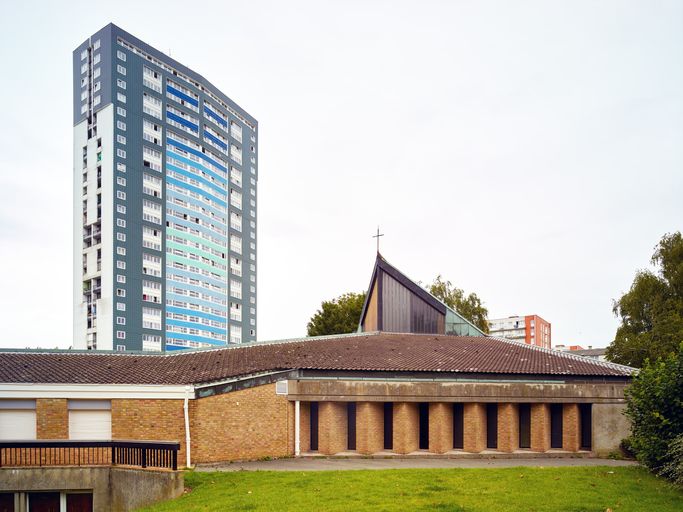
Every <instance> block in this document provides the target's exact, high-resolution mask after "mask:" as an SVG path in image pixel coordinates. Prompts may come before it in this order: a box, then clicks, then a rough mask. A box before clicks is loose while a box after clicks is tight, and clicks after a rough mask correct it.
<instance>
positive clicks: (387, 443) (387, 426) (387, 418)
mask: <svg viewBox="0 0 683 512" xmlns="http://www.w3.org/2000/svg"><path fill="white" fill-rule="evenodd" d="M384 449H385V450H393V449H394V403H393V402H384Z"/></svg>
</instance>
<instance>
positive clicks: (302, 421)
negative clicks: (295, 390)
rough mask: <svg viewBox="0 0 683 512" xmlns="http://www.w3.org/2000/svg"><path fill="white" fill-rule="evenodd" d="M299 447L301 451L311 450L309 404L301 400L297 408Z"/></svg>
mask: <svg viewBox="0 0 683 512" xmlns="http://www.w3.org/2000/svg"><path fill="white" fill-rule="evenodd" d="M299 436H300V437H299V443H300V445H299V449H300V450H301V453H306V452H308V451H311V404H310V403H309V402H301V409H300V410H299Z"/></svg>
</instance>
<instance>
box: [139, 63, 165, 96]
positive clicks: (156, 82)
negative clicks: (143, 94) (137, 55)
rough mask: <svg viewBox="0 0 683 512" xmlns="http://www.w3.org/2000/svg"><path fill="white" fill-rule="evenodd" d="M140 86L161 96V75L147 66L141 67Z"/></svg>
mask: <svg viewBox="0 0 683 512" xmlns="http://www.w3.org/2000/svg"><path fill="white" fill-rule="evenodd" d="M142 85H144V86H145V87H149V88H150V89H152V90H153V91H156V92H158V93H159V94H161V75H160V74H159V73H157V72H156V71H154V70H153V69H151V68H148V67H147V66H143V67H142Z"/></svg>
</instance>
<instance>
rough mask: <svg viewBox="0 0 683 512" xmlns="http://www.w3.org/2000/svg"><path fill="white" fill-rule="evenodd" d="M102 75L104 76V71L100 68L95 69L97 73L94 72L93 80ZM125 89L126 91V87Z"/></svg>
mask: <svg viewBox="0 0 683 512" xmlns="http://www.w3.org/2000/svg"><path fill="white" fill-rule="evenodd" d="M100 74H102V70H101V69H100V68H95V71H93V73H92V77H93V78H99V77H100ZM124 89H125V87H124Z"/></svg>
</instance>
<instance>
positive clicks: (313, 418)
mask: <svg viewBox="0 0 683 512" xmlns="http://www.w3.org/2000/svg"><path fill="white" fill-rule="evenodd" d="M310 422H311V451H312V452H317V451H318V402H311V414H310Z"/></svg>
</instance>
